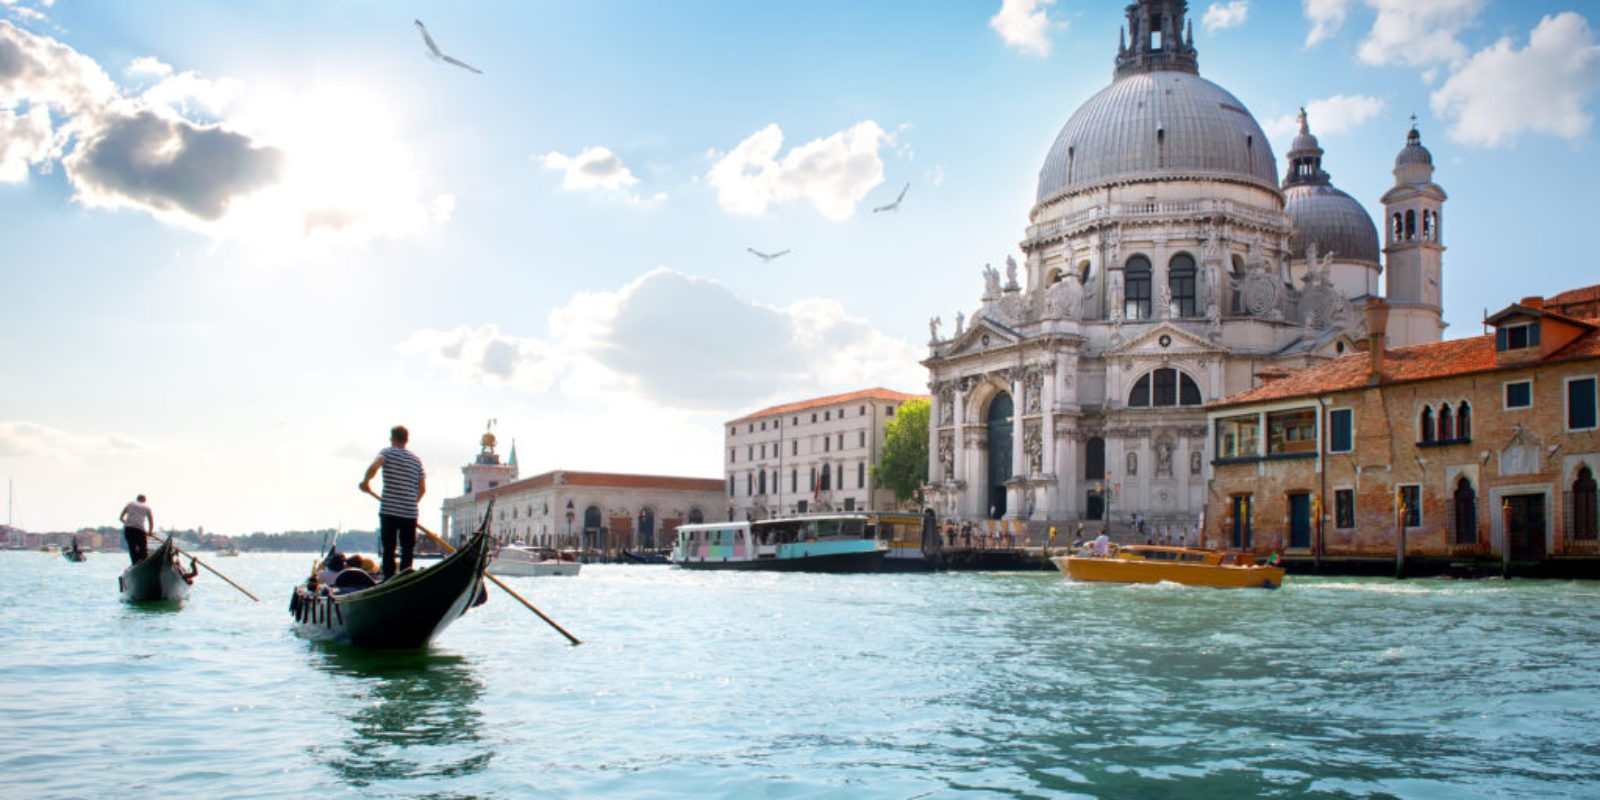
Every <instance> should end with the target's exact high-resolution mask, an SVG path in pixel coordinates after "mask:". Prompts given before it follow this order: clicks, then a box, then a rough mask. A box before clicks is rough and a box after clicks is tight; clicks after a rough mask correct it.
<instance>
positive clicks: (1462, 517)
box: [1454, 475, 1478, 544]
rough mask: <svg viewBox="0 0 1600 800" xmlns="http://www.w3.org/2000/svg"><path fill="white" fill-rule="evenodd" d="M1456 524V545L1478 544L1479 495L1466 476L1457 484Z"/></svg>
mask: <svg viewBox="0 0 1600 800" xmlns="http://www.w3.org/2000/svg"><path fill="white" fill-rule="evenodd" d="M1454 523H1455V528H1456V536H1455V543H1456V544H1477V543H1478V493H1477V492H1475V491H1473V490H1472V481H1469V480H1467V478H1466V476H1464V475H1463V476H1462V477H1461V481H1460V482H1459V483H1457V484H1456V497H1455V518H1454Z"/></svg>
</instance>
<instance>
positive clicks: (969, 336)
mask: <svg viewBox="0 0 1600 800" xmlns="http://www.w3.org/2000/svg"><path fill="white" fill-rule="evenodd" d="M1022 338H1023V337H1022V334H1020V333H1018V332H1016V331H1014V330H1012V329H1011V328H1010V327H1008V326H1006V325H1002V324H1001V323H998V322H995V321H994V320H992V319H989V318H988V317H977V318H975V319H974V320H973V321H972V326H971V327H969V328H967V329H966V330H964V331H962V332H961V335H960V336H958V337H956V338H955V339H954V340H952V341H950V342H949V343H948V344H946V345H945V346H944V347H943V348H941V349H940V352H939V356H940V357H941V358H953V357H956V356H965V355H972V354H975V353H986V352H989V351H991V350H1001V349H1004V348H1007V347H1010V346H1012V345H1014V344H1017V343H1019V342H1021V341H1022Z"/></svg>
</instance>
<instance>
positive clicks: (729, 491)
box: [728, 475, 733, 497]
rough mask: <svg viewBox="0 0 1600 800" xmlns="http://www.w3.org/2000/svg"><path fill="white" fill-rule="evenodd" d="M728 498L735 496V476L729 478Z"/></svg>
mask: <svg viewBox="0 0 1600 800" xmlns="http://www.w3.org/2000/svg"><path fill="white" fill-rule="evenodd" d="M728 496H729V497H732V496H733V476H732V475H729V476H728Z"/></svg>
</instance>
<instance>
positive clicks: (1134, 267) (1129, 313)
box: [1122, 256, 1150, 320]
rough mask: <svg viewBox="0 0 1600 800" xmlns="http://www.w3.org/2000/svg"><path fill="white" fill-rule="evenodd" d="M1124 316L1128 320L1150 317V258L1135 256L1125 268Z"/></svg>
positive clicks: (1123, 282)
mask: <svg viewBox="0 0 1600 800" xmlns="http://www.w3.org/2000/svg"><path fill="white" fill-rule="evenodd" d="M1122 284H1123V289H1124V292H1123V297H1122V316H1123V317H1124V318H1126V319H1128V320H1136V319H1149V318H1150V259H1148V258H1145V257H1144V256H1134V257H1133V258H1130V259H1128V266H1127V267H1126V268H1124V269H1123V281H1122Z"/></svg>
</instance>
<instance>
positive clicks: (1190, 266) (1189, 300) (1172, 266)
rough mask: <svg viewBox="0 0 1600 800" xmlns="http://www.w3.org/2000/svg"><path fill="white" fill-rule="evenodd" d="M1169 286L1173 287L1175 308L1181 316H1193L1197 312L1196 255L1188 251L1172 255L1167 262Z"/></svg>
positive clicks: (1175, 311)
mask: <svg viewBox="0 0 1600 800" xmlns="http://www.w3.org/2000/svg"><path fill="white" fill-rule="evenodd" d="M1167 286H1168V287H1170V288H1171V289H1172V304H1173V305H1174V306H1175V308H1174V309H1173V311H1174V313H1176V314H1177V315H1178V316H1180V317H1192V316H1194V314H1195V308H1194V306H1195V302H1194V294H1195V292H1194V257H1193V256H1191V255H1189V254H1188V253H1179V254H1177V255H1175V256H1173V257H1172V261H1171V262H1169V263H1168V264H1167Z"/></svg>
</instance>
